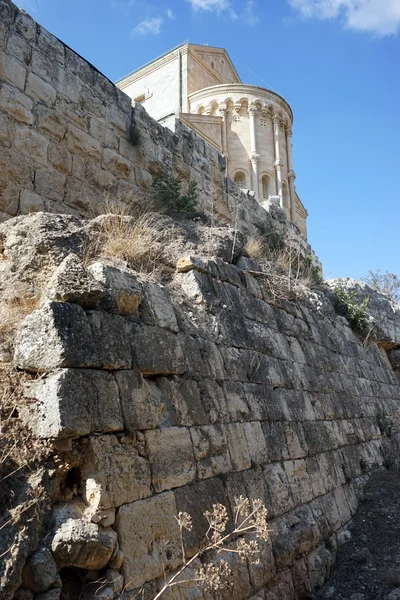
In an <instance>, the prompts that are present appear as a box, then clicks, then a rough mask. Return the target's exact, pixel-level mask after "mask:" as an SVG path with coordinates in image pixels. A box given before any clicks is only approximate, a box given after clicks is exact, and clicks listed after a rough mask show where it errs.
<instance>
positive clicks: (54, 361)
mask: <svg viewBox="0 0 400 600" xmlns="http://www.w3.org/2000/svg"><path fill="white" fill-rule="evenodd" d="M14 360H15V364H16V365H17V366H18V367H19V368H21V369H26V370H28V371H34V372H36V371H51V370H52V369H56V368H58V367H95V366H98V364H99V361H98V359H97V356H96V351H95V344H94V340H93V335H92V330H91V328H90V325H89V322H88V320H87V317H86V314H85V312H84V310H83V309H82V308H81V307H80V306H78V305H76V304H69V303H62V302H46V303H45V304H44V305H43V306H42V307H41V308H40V309H38V310H35V311H33V312H32V313H31V314H30V315H28V317H27V318H26V319H25V321H24V322H23V324H22V326H21V329H20V333H19V336H18V339H17V343H16V348H15V355H14Z"/></svg>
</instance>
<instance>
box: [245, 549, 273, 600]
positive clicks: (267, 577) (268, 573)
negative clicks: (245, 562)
mask: <svg viewBox="0 0 400 600" xmlns="http://www.w3.org/2000/svg"><path fill="white" fill-rule="evenodd" d="M258 543H259V559H260V562H259V563H258V564H251V562H250V561H249V574H250V580H251V582H252V584H253V587H254V588H255V589H258V590H261V588H264V587H265V586H266V585H267V584H268V583H269V582H270V581H271V579H272V578H273V577H274V576H275V574H276V566H275V558H274V554H273V551H272V540H271V538H269V539H268V540H266V541H264V540H259V542H258ZM255 598H257V596H255Z"/></svg>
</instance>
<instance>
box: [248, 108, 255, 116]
mask: <svg viewBox="0 0 400 600" xmlns="http://www.w3.org/2000/svg"><path fill="white" fill-rule="evenodd" d="M247 110H248V113H249V115H251V116H253V117H255V116H256V114H257V107H256V106H249V108H248V109H247Z"/></svg>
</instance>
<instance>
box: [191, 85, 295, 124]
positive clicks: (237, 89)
mask: <svg viewBox="0 0 400 600" xmlns="http://www.w3.org/2000/svg"><path fill="white" fill-rule="evenodd" d="M213 92H214V93H215V94H216V95H217V94H218V95H220V94H221V93H223V94H227V95H229V94H243V95H244V96H245V95H246V94H251V95H252V96H257V97H258V98H260V100H265V99H267V100H269V101H271V102H275V103H276V104H278V106H279V107H280V108H281V109H282V110H284V111H285V112H286V113H287V114H288V115H289V117H290V120H291V122H293V113H292V109H291V108H290V105H289V104H288V103H287V102H286V100H285V99H284V98H282V96H280V95H279V94H277V93H276V92H273V91H272V90H268V89H266V88H263V87H260V86H258V85H248V84H245V83H225V84H222V85H213V86H209V87H207V88H203V89H201V90H199V91H198V92H193V94H190V96H189V101H190V103H192V102H197V101H198V100H202V99H203V98H206V97H207V96H211V95H212V93H213Z"/></svg>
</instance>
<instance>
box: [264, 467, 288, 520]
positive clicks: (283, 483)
mask: <svg viewBox="0 0 400 600" xmlns="http://www.w3.org/2000/svg"><path fill="white" fill-rule="evenodd" d="M264 479H265V484H266V489H267V498H268V500H267V503H266V505H267V506H268V511H269V513H270V517H275V516H278V515H281V514H283V513H285V512H287V511H288V510H290V509H291V508H293V506H294V502H293V497H292V494H291V489H290V485H289V481H288V477H287V474H286V471H285V470H284V469H283V467H282V465H281V464H279V463H277V462H276V463H272V464H270V465H267V466H266V467H265V468H264Z"/></svg>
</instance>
